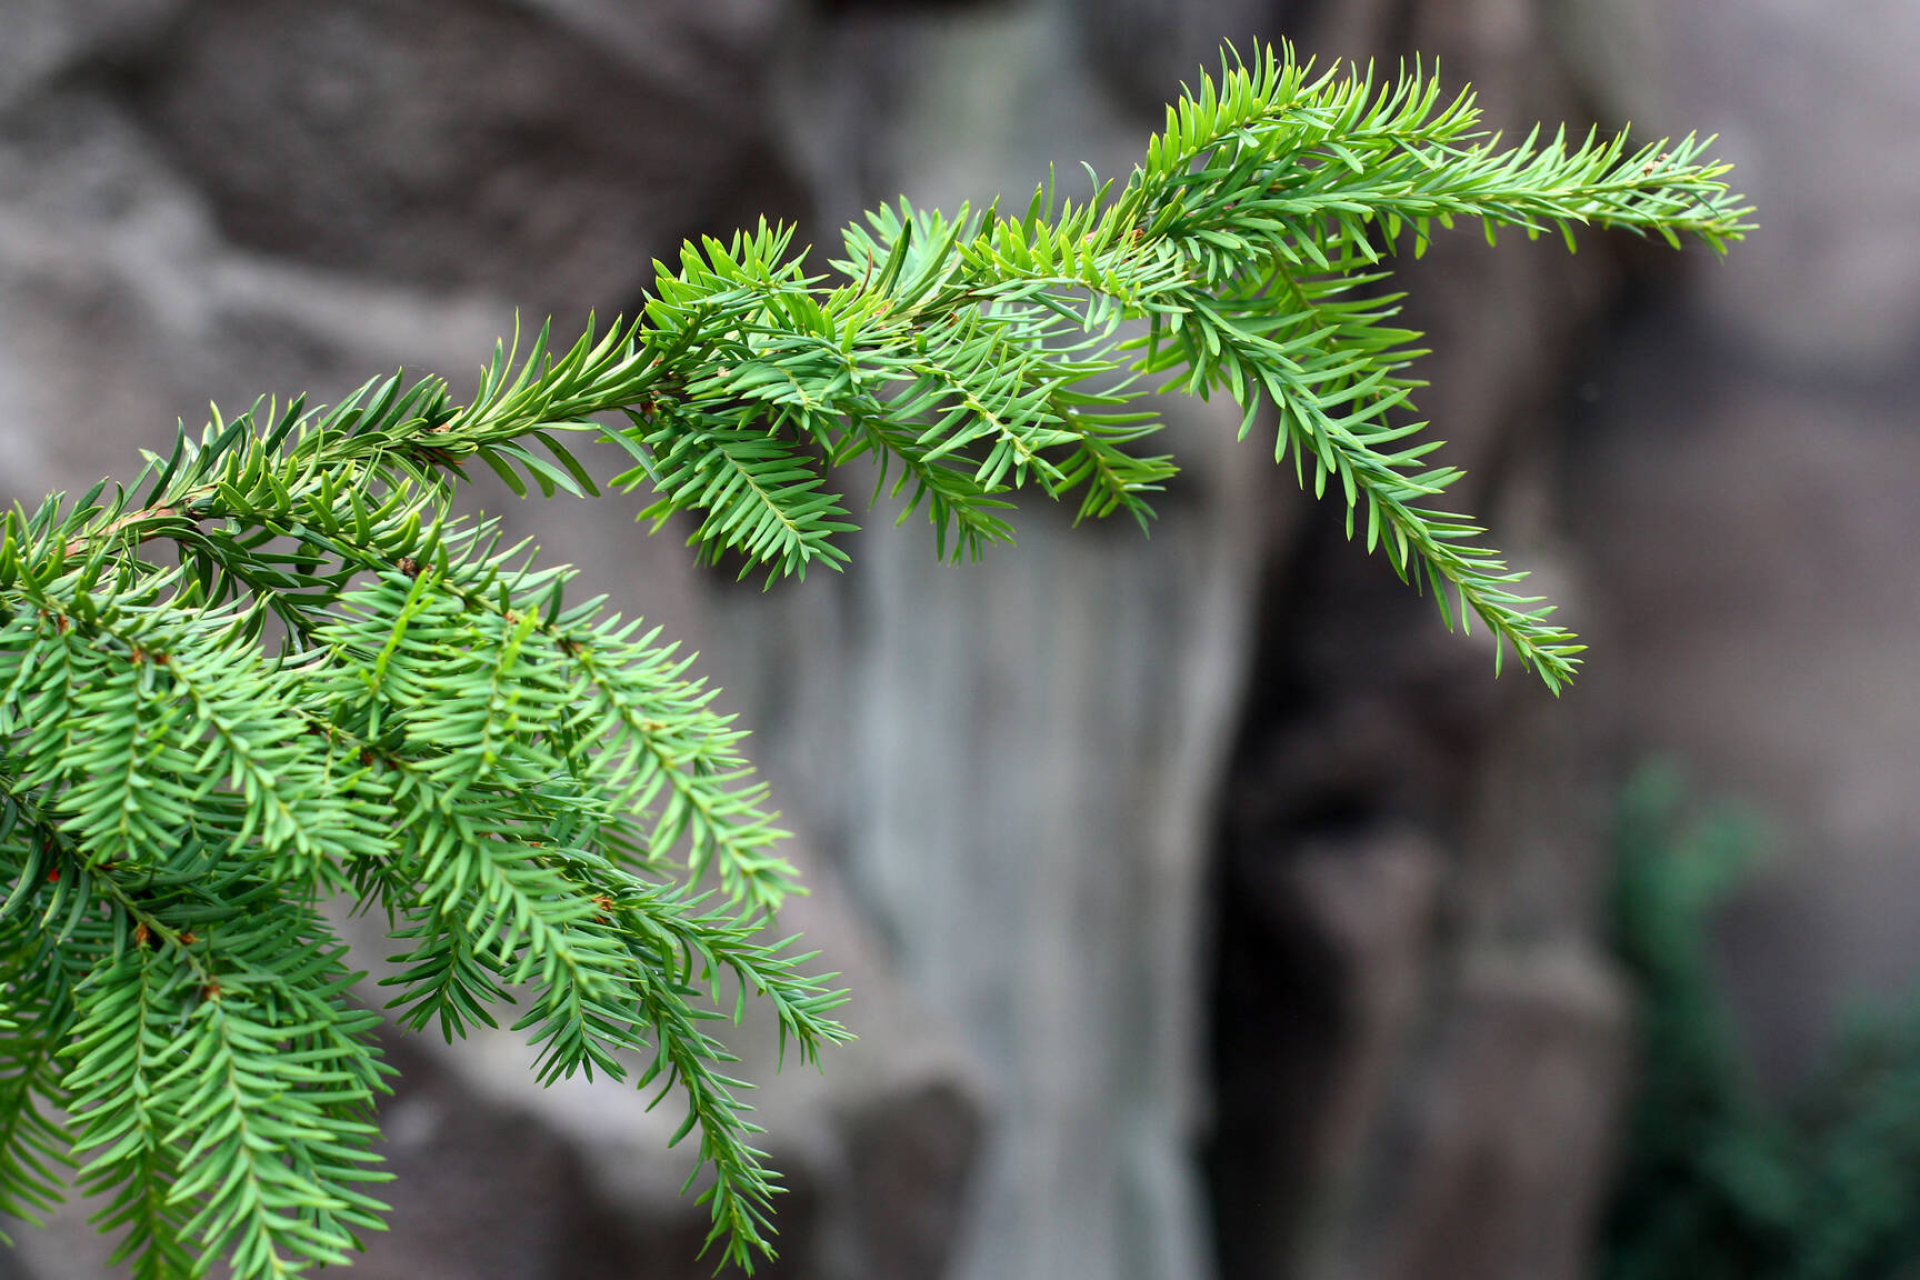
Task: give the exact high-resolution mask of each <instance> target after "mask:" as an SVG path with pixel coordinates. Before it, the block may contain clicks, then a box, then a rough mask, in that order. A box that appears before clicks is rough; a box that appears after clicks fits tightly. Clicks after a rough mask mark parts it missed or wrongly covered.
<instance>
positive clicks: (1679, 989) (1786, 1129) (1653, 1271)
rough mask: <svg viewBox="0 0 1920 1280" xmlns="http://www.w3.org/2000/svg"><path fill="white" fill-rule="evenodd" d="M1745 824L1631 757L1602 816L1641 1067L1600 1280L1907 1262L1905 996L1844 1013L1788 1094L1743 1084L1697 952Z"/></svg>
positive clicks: (1747, 858)
mask: <svg viewBox="0 0 1920 1280" xmlns="http://www.w3.org/2000/svg"><path fill="white" fill-rule="evenodd" d="M1757 847H1758V828H1757V824H1756V823H1755V822H1754V821H1753V820H1752V819H1751V818H1750V817H1748V816H1746V815H1744V814H1741V813H1739V812H1736V811H1733V810H1731V809H1726V808H1722V809H1719V810H1712V809H1702V808H1700V807H1699V806H1696V805H1692V804H1690V803H1689V802H1688V799H1687V796H1686V790H1685V788H1684V786H1683V785H1682V784H1681V782H1680V780H1679V778H1678V775H1677V774H1676V773H1675V772H1674V771H1673V770H1672V769H1670V768H1663V767H1652V768H1648V769H1646V770H1644V771H1642V772H1641V773H1640V774H1639V775H1638V776H1637V777H1636V778H1635V780H1634V781H1633V783H1632V784H1631V785H1630V786H1629V788H1628V790H1627V792H1626V795H1625V797H1624V799H1623V801H1622V805H1621V812H1620V819H1619V826H1618V829H1617V845H1616V849H1617V858H1618V860H1617V864H1616V880H1615V885H1614V901H1613V914H1614V936H1615V945H1616V948H1617V950H1618V954H1619V956H1620V958H1621V959H1622V960H1623V961H1624V962H1625V964H1626V965H1627V967H1628V969H1629V971H1630V972H1631V973H1632V975H1633V978H1634V980H1635V983H1636V984H1637V986H1638V988H1639V991H1640V996H1641V1038H1642V1074H1641V1082H1640V1087H1639V1093H1638V1097H1637V1098H1636V1100H1635V1102H1634V1107H1633V1112H1632V1118H1631V1121H1630V1124H1629V1129H1628V1137H1627V1146H1626V1154H1625V1159H1624V1162H1623V1165H1622V1169H1621V1172H1620V1176H1619V1182H1618V1186H1617V1191H1616V1193H1615V1196H1614V1199H1613V1203H1612V1206H1611V1209H1610V1211H1609V1214H1608V1219H1607V1225H1606V1230H1605V1237H1604V1244H1603V1250H1602V1258H1603V1262H1602V1266H1601V1268H1600V1272H1601V1275H1602V1276H1603V1277H1605V1278H1606V1280H1735V1278H1736V1277H1737V1278H1739V1280H1888V1278H1890V1277H1898V1276H1910V1275H1913V1274H1916V1272H1920V1003H1916V1004H1915V1005H1914V1006H1913V1007H1912V1008H1910V1009H1908V1010H1907V1011H1905V1012H1902V1013H1879V1014H1870V1015H1863V1016H1860V1017H1858V1018H1857V1019H1856V1020H1855V1021H1854V1024H1853V1025H1852V1026H1850V1027H1849V1028H1847V1030H1846V1033H1845V1034H1844V1035H1843V1036H1842V1038H1841V1043H1840V1044H1839V1046H1838V1047H1837V1048H1836V1050H1835V1051H1834V1053H1833V1054H1832V1056H1831V1060H1830V1061H1829V1062H1828V1064H1827V1065H1826V1066H1825V1068H1824V1069H1823V1070H1821V1071H1820V1072H1819V1073H1818V1074H1817V1075H1816V1077H1815V1079H1814V1080H1812V1081H1811V1082H1810V1083H1809V1084H1808V1086H1807V1087H1806V1088H1805V1089H1804V1090H1803V1091H1802V1092H1801V1093H1800V1095H1799V1096H1798V1097H1797V1098H1795V1099H1793V1100H1790V1101H1786V1102H1781V1101H1776V1100H1773V1099H1770V1098H1768V1097H1766V1096H1765V1095H1764V1094H1763V1093H1762V1092H1761V1091H1760V1090H1759V1089H1758V1088H1757V1086H1756V1085H1755V1083H1754V1081H1753V1079H1752V1076H1751V1074H1750V1072H1749V1070H1748V1068H1747V1066H1746V1063H1745V1061H1744V1058H1743V1054H1742V1048H1741V1044H1740V1039H1739V1035H1738V1030H1737V1028H1736V1026H1735V1023H1734V1019H1733V1016H1732V1012H1731V1010H1730V1008H1729V1006H1728V1004H1727V1000H1726V997H1725V995H1724V993H1723V991H1722V985H1721V981H1720V979H1719V977H1718V975H1717V974H1716V973H1715V972H1714V967H1713V963H1712V958H1711V954H1710V937H1711V923H1712V915H1713V913H1714V911H1715V909H1716V908H1717V907H1718V906H1719V905H1720V904H1721V903H1723V902H1724V901H1725V899H1726V897H1727V895H1728V894H1729V893H1730V892H1731V891H1732V890H1733V889H1734V888H1735V887H1736V886H1737V885H1738V884H1739V883H1740V882H1741V880H1742V879H1743V877H1744V876H1745V875H1746V873H1747V871H1748V869H1749V868H1750V866H1751V864H1752V860H1753V852H1754V850H1755V849H1756V848H1757Z"/></svg>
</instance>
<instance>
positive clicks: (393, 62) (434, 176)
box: [136, 0, 795, 315]
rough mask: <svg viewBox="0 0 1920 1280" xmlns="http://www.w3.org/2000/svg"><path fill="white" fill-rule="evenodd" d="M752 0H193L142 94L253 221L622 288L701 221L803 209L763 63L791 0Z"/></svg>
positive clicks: (450, 279)
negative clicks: (711, 1) (762, 87)
mask: <svg viewBox="0 0 1920 1280" xmlns="http://www.w3.org/2000/svg"><path fill="white" fill-rule="evenodd" d="M734 8H737V9H739V10H740V11H741V12H740V13H739V14H738V15H735V16H733V17H731V18H729V17H727V16H724V15H722V14H721V13H717V12H715V11H714V9H713V8H711V7H708V6H704V5H700V4H695V3H676V4H665V5H601V6H589V5H576V6H563V5H555V6H553V7H552V9H551V10H549V11H548V12H546V13H542V12H540V11H539V10H529V9H528V8H525V7H522V6H518V5H514V4H509V3H505V2H504V0H424V2H423V3H419V4H406V5H382V4H376V3H371V2H370V0H347V2H346V3H340V4H326V5H309V4H303V3H299V2H298V0H268V2H267V3H253V2H252V0H198V2H197V3H193V4H191V5H190V6H189V7H188V9H187V11H186V12H185V14H184V15H183V16H182V17H181V19H180V20H179V21H178V22H177V23H176V24H175V25H174V27H173V28H172V30H171V31H170V33H169V35H168V37H167V39H166V40H165V41H163V42H161V43H160V44H158V45H157V46H156V47H155V48H154V49H153V51H152V52H151V54H150V55H149V57H148V58H147V60H146V61H145V62H144V70H143V74H142V75H141V77H140V79H139V81H138V93H137V99H136V100H137V101H138V102H139V103H140V104H141V107H142V111H143V114H144V115H145V117H146V119H147V123H148V124H149V126H150V127H151V128H152V129H153V130H154V131H155V133H156V134H157V136H158V138H159V140H160V142H161V144H162V145H163V147H164V148H165V149H166V151H167V153H168V154H169V155H170V156H171V157H172V158H173V159H174V161H175V162H176V163H177V164H178V165H179V166H180V168H181V169H182V170H183V171H184V172H185V173H186V174H187V175H188V176H189V177H190V178H191V179H192V180H193V181H194V182H195V183H196V185H197V186H199V187H200V189H202V190H203V191H204V192H206V194H207V195H208V196H209V197H210V199H211V200H212V202H213V205H214V208H215V210H216V213H217V217H218V221H219V224H220V227H221V229H222V231H223V232H224V233H225V234H226V235H227V236H228V237H229V238H230V239H232V240H233V241H235V242H236V243H238V244H241V245H245V246H248V247H250V248H254V249H258V250H262V251H265V252H268V253H272V254H274V255H276V256H279V257H284V258H288V259H292V260H295V261H300V262H306V263H311V264H314V265H318V266H323V267H328V268H335V269H342V270H347V271H352V272H355V273H359V274H364V275H368V276H372V277H376V278H383V279H387V280H394V281H400V282H405V283H410V284H418V285H425V286H428V287H432V288H440V289H446V288H456V287H469V288H472V287H484V288H487V289H489V290H493V291H496V292H498V293H500V294H503V295H504V296H505V297H507V298H508V299H510V300H511V301H513V302H514V303H515V304H516V305H519V306H522V307H524V308H525V309H526V310H527V311H529V312H530V313H532V314H534V315H544V314H548V313H562V314H572V313H576V312H579V311H582V310H584V309H586V308H588V307H598V308H600V309H602V310H617V309H620V308H623V307H629V306H631V305H632V303H633V302H634V301H635V300H636V299H637V298H638V296H639V293H640V290H641V289H642V287H643V286H644V285H645V284H646V283H647V282H648V281H650V280H651V278H652V259H653V257H654V256H655V255H656V254H657V253H664V252H667V251H668V250H669V249H670V248H671V247H673V246H676V245H677V244H678V242H679V241H680V239H681V238H682V237H683V236H686V235H692V234H697V233H699V232H701V231H716V230H717V231H726V230H730V229H731V226H732V224H733V223H734V222H736V221H739V220H740V219H741V216H742V215H743V214H749V213H752V214H758V213H767V214H769V215H786V216H791V215H792V214H793V212H794V211H795V210H794V208H793V204H794V200H793V193H792V190H791V183H790V180H788V179H786V178H785V175H784V172H783V166H782V163H781V161H780V159H779V157H778V156H777V155H776V154H775V153H774V152H773V151H772V150H771V148H770V147H769V145H768V140H767V136H766V133H767V127H766V109H765V103H764V100H763V97H762V95H761V94H760V93H759V92H758V89H759V85H758V84H757V83H756V77H755V75H754V71H755V69H756V68H758V67H761V66H763V65H764V63H765V61H766V59H767V56H768V54H769V48H768V40H769V36H770V35H771V23H770V17H771V10H772V6H770V5H767V4H758V5H737V6H734ZM556 18H564V19H566V20H565V21H557V20H556ZM614 31H617V32H620V33H621V38H619V39H617V40H616V39H609V38H606V37H605V36H604V35H603V34H602V33H603V32H614ZM636 63H639V64H640V65H639V66H636V65H635V64H636ZM242 68H244V70H243V71H241V70H238V69H242ZM769 197H771V199H769ZM769 205H771V206H772V207H768V206H769Z"/></svg>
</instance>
